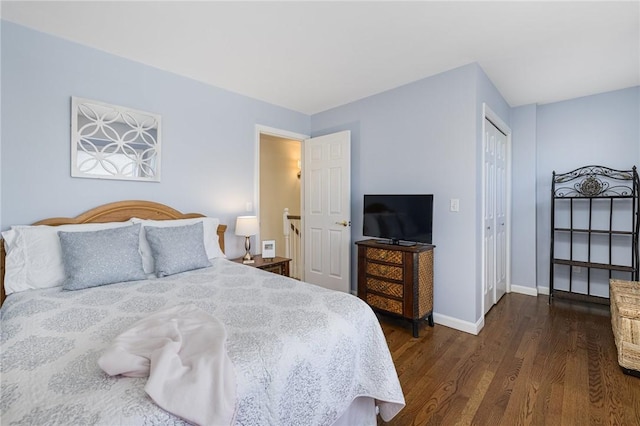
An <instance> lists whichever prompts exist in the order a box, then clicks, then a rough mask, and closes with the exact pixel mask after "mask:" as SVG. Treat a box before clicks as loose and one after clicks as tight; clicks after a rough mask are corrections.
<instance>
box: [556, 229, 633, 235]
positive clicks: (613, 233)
mask: <svg viewBox="0 0 640 426" xmlns="http://www.w3.org/2000/svg"><path fill="white" fill-rule="evenodd" d="M553 230H554V231H559V232H578V233H589V234H609V235H634V232H633V231H609V230H608V229H584V228H553Z"/></svg>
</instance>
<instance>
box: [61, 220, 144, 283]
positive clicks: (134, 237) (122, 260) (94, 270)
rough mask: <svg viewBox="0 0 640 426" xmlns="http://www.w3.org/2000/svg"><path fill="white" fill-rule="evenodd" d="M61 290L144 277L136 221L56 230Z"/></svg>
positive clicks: (138, 228)
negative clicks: (62, 274) (118, 225)
mask: <svg viewBox="0 0 640 426" xmlns="http://www.w3.org/2000/svg"><path fill="white" fill-rule="evenodd" d="M58 238H59V239H60V247H61V248H62V261H63V264H64V271H65V274H66V278H65V280H64V281H63V283H62V288H63V289H64V290H80V289H83V288H89V287H97V286H100V285H105V284H113V283H119V282H123V281H134V280H142V279H145V278H146V275H145V273H144V270H143V269H142V257H141V256H140V252H139V251H138V245H139V242H140V225H139V224H136V225H132V226H125V227H122V228H113V229H105V230H100V231H90V232H63V231H60V232H58Z"/></svg>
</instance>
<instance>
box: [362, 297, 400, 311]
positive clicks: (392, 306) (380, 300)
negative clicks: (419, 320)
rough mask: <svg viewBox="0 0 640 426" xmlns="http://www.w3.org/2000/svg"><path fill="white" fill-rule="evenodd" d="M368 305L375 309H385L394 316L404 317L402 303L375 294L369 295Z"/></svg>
mask: <svg viewBox="0 0 640 426" xmlns="http://www.w3.org/2000/svg"><path fill="white" fill-rule="evenodd" d="M367 303H368V304H369V305H371V306H373V307H374V308H379V309H384V310H385V311H388V312H393V313H394V314H398V315H402V302H399V301H397V300H393V299H387V298H386V297H381V296H378V295H375V294H371V293H367Z"/></svg>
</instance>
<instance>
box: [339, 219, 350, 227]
mask: <svg viewBox="0 0 640 426" xmlns="http://www.w3.org/2000/svg"><path fill="white" fill-rule="evenodd" d="M336 225H342V226H351V221H349V222H347V221H346V220H343V221H342V222H336Z"/></svg>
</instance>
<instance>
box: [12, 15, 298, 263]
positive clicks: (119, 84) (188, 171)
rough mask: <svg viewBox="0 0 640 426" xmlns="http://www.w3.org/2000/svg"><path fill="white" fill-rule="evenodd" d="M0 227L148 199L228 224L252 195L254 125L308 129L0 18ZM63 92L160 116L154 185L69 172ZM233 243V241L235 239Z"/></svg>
mask: <svg viewBox="0 0 640 426" xmlns="http://www.w3.org/2000/svg"><path fill="white" fill-rule="evenodd" d="M1 31H2V36H1V37H2V38H1V42H2V44H1V49H2V50H1V52H2V62H1V66H2V77H1V78H2V80H1V85H2V88H3V89H4V90H3V91H2V105H1V108H2V110H1V111H2V124H3V126H2V157H1V161H2V163H1V165H2V171H1V176H2V177H1V188H2V191H1V192H2V193H1V199H2V204H1V205H2V210H1V220H2V222H1V223H0V225H1V226H2V228H3V229H5V228H6V227H7V226H9V225H12V224H19V223H32V222H34V221H36V220H39V219H43V218H44V217H53V216H60V215H62V216H68V215H74V214H80V213H82V212H83V211H85V210H87V209H89V208H92V207H94V206H96V205H100V204H103V203H107V202H111V201H118V200H124V199H148V200H154V201H158V202H161V203H166V204H168V205H170V206H172V207H175V208H178V209H179V210H181V211H185V212H187V211H196V212H202V213H205V214H208V215H211V216H215V217H219V218H220V219H221V221H222V222H223V223H226V224H227V225H229V231H228V232H227V242H228V243H229V246H228V247H229V248H228V251H229V254H230V255H235V254H241V253H242V252H243V251H244V250H243V248H242V243H243V242H242V241H241V239H240V238H236V237H235V236H234V235H233V232H231V231H232V229H233V227H234V226H235V217H236V216H237V215H239V214H246V211H245V203H246V202H247V201H253V200H254V199H255V198H254V182H255V180H254V164H255V158H254V156H255V126H256V124H260V125H264V126H269V127H273V128H279V129H284V130H288V131H291V132H297V133H302V134H308V133H309V126H310V117H309V116H307V115H304V114H301V113H298V112H294V111H291V110H287V109H284V108H280V107H277V106H274V105H270V104H267V103H264V102H260V101H257V100H254V99H251V98H248V97H245V96H241V95H238V94H234V93H231V92H228V91H225V90H221V89H218V88H215V87H212V86H209V85H205V84H202V83H199V82H196V81H194V80H191V79H188V78H184V77H180V76H177V75H175V74H171V73H168V72H165V71H161V70H158V69H156V68H152V67H149V66H146V65H143V64H140V63H136V62H133V61H129V60H126V59H123V58H120V57H117V56H113V55H110V54H107V53H104V52H102V51H99V50H95V49H91V48H88V47H84V46H81V45H78V44H75V43H71V42H68V41H65V40H62V39H60V38H57V37H53V36H50V35H46V34H43V33H40V32H36V31H33V30H30V29H27V28H25V27H22V26H19V25H16V24H13V23H9V22H6V21H2V29H1ZM71 96H79V97H85V98H89V99H95V100H99V101H103V102H108V103H113V104H117V105H124V106H128V107H131V108H135V109H139V110H143V111H150V112H154V113H158V114H160V115H161V116H162V119H163V121H162V181H161V182H160V183H147V182H129V181H115V180H98V179H80V178H71V174H70V109H71ZM236 240H237V241H236Z"/></svg>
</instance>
